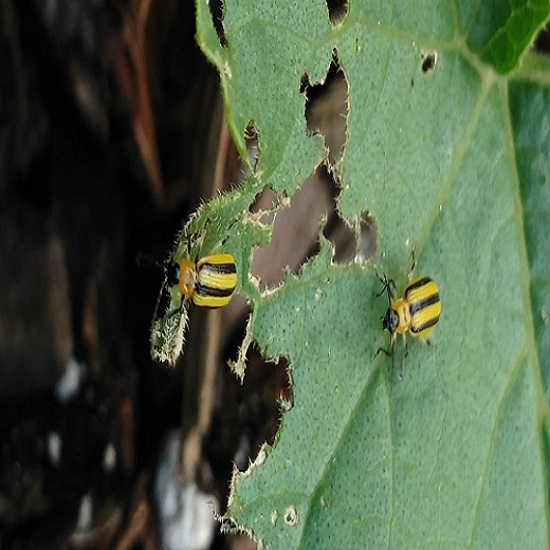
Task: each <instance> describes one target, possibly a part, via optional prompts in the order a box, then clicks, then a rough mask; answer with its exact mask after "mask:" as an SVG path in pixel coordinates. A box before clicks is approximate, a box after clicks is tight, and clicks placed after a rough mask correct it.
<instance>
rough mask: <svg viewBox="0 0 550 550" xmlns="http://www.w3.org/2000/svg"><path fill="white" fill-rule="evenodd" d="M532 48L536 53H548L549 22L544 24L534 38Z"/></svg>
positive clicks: (549, 48)
mask: <svg viewBox="0 0 550 550" xmlns="http://www.w3.org/2000/svg"><path fill="white" fill-rule="evenodd" d="M533 50H534V51H535V52H538V53H545V54H546V55H548V54H550V22H548V23H547V24H546V27H544V29H542V30H541V31H540V32H539V34H538V35H537V38H535V42H534V43H533Z"/></svg>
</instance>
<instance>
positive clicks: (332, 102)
mask: <svg viewBox="0 0 550 550" xmlns="http://www.w3.org/2000/svg"><path fill="white" fill-rule="evenodd" d="M302 82H305V85H304V93H305V95H306V100H307V104H306V121H307V128H308V130H309V131H310V132H314V133H315V132H318V133H321V134H323V136H324V138H325V146H326V148H327V149H328V161H329V165H330V166H332V167H333V166H335V165H336V164H337V163H338V161H339V160H340V159H341V158H342V155H343V153H344V147H345V142H346V133H347V120H348V82H347V79H346V76H345V73H344V70H343V69H342V68H341V67H340V66H339V64H338V59H337V57H336V54H334V55H333V58H332V62H331V64H330V67H329V70H328V72H327V76H326V78H325V81H324V82H321V83H319V84H315V85H311V84H310V83H309V79H308V78H307V75H306V77H305V79H304V77H302Z"/></svg>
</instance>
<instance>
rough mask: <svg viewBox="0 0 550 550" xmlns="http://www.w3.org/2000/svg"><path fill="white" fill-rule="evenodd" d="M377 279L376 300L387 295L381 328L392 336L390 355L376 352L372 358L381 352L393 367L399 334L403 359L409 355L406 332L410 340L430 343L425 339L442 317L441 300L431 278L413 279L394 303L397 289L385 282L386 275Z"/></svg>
mask: <svg viewBox="0 0 550 550" xmlns="http://www.w3.org/2000/svg"><path fill="white" fill-rule="evenodd" d="M413 267H414V260H413ZM411 271H412V270H411ZM378 278H379V279H380V281H381V282H382V284H383V288H382V291H381V292H380V293H379V294H378V295H377V296H381V295H382V294H384V292H387V294H388V309H387V310H386V314H385V315H384V317H382V328H383V329H384V330H387V331H388V332H389V333H390V334H391V348H390V351H388V350H386V349H384V348H379V349H378V350H377V352H376V353H375V355H374V357H376V356H377V355H378V354H379V353H380V352H384V353H385V354H386V355H388V356H389V357H391V358H392V367H393V359H394V351H395V341H396V339H397V335H398V334H401V335H402V336H403V341H404V342H405V355H404V356H403V359H405V358H406V357H407V355H408V353H409V345H408V343H407V332H410V334H411V336H413V337H415V338H420V339H421V340H424V341H425V342H426V343H428V344H429V343H430V341H429V340H428V337H429V336H430V335H431V334H432V332H433V331H434V329H435V325H436V324H437V322H438V321H439V316H440V314H441V299H440V297H439V289H438V287H437V284H436V283H435V282H434V281H433V280H432V279H430V277H426V276H422V277H417V278H415V279H413V280H412V281H411V282H410V283H409V284H408V285H407V286H406V288H405V291H404V292H403V296H402V297H401V298H397V299H395V296H394V291H395V290H396V287H395V282H394V281H393V279H388V278H387V277H386V275H383V276H380V275H379V276H378ZM374 357H373V358H374Z"/></svg>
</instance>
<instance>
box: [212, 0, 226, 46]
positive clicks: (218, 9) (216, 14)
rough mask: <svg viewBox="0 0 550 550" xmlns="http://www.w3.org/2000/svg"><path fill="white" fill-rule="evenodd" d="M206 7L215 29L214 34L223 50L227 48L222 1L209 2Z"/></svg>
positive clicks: (213, 0)
mask: <svg viewBox="0 0 550 550" xmlns="http://www.w3.org/2000/svg"><path fill="white" fill-rule="evenodd" d="M208 6H209V7H210V15H211V16H212V24H213V25H214V28H215V29H216V34H217V35H218V39H219V41H220V44H221V45H222V46H223V47H224V48H225V47H226V46H227V40H226V39H225V29H224V27H223V12H224V5H223V0H210V1H209V2H208Z"/></svg>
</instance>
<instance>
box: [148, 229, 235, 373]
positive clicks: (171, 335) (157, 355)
mask: <svg viewBox="0 0 550 550" xmlns="http://www.w3.org/2000/svg"><path fill="white" fill-rule="evenodd" d="M203 236H204V233H203ZM179 241H180V242H181V241H184V242H185V244H184V247H185V248H183V247H182V246H181V245H180V246H176V249H175V251H174V253H172V255H171V257H170V258H169V259H168V261H167V262H166V263H165V264H164V266H163V268H164V282H163V284H162V287H161V290H160V293H159V298H158V300H157V304H156V306H155V313H154V317H153V324H152V326H151V356H152V358H153V359H154V360H155V361H159V362H164V361H168V362H169V363H170V364H174V363H175V362H176V359H177V358H178V356H179V355H180V353H181V350H182V347H183V343H184V337H185V329H186V327H187V321H188V308H189V304H190V303H193V304H194V305H195V306H197V307H201V308H209V309H217V308H220V307H224V306H226V305H227V304H228V303H229V301H230V300H231V298H232V296H233V293H234V292H235V288H236V286H237V269H236V266H235V259H234V258H233V256H232V255H231V254H227V253H221V254H210V255H208V256H204V257H200V248H201V246H202V245H199V246H198V250H199V252H198V253H197V254H195V256H194V257H193V255H192V253H191V239H190V238H188V237H186V235H185V231H184V232H183V234H182V237H181V239H179ZM201 241H202V237H201ZM181 248H183V252H182V251H181ZM177 256H183V257H182V258H181V259H176V258H177ZM163 295H167V297H168V305H167V306H166V308H165V309H164V311H165V313H164V314H163V313H162V310H161V314H160V315H157V313H158V310H159V304H160V300H161V297H162V296H163Z"/></svg>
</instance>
